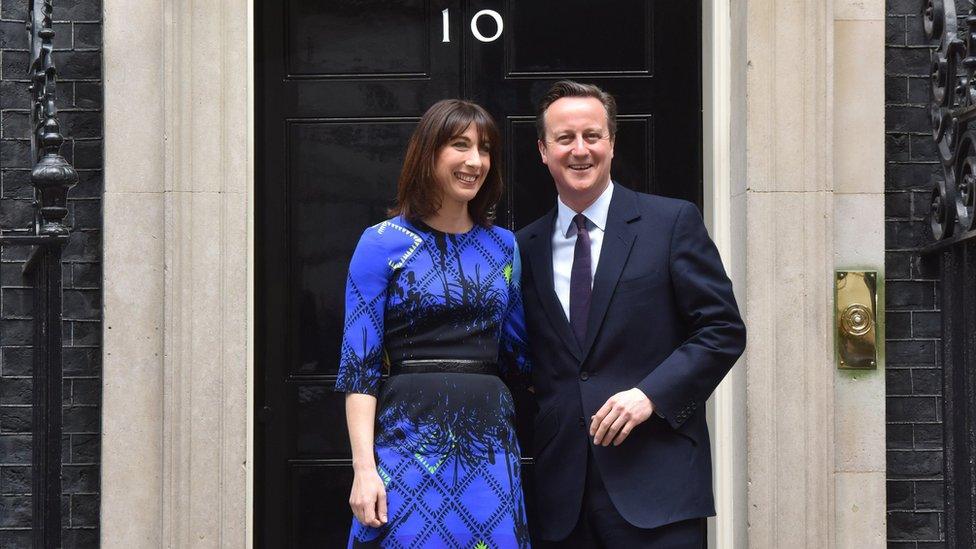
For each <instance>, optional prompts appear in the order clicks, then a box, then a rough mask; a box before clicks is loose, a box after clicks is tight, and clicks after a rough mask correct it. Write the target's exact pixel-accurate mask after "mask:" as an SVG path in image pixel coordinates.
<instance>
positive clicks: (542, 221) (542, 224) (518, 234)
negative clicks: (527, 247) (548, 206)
mask: <svg viewBox="0 0 976 549" xmlns="http://www.w3.org/2000/svg"><path fill="white" fill-rule="evenodd" d="M551 215H552V212H547V213H546V214H544V215H543V216H542V217H540V218H538V219H536V220H535V221H533V222H531V223H529V224H528V225H526V226H524V227H522V228H521V229H519V230H517V231H515V238H516V240H518V243H519V246H522V245H523V244H525V242H526V240H528V239H529V238H531V237H533V236H535V235H540V234H542V235H544V234H547V233H548V232H550V231H551V230H552V229H551V227H550V228H547V227H546V222H547V220H549V219H550V217H551Z"/></svg>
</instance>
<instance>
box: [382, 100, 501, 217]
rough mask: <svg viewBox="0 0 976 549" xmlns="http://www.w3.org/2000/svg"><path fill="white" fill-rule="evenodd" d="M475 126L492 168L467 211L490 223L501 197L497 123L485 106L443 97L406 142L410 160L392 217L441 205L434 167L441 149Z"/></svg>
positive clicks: (420, 213) (434, 209)
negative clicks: (488, 154)
mask: <svg viewBox="0 0 976 549" xmlns="http://www.w3.org/2000/svg"><path fill="white" fill-rule="evenodd" d="M468 126H474V128H475V130H476V131H477V132H478V140H479V141H480V142H481V143H482V144H488V146H489V151H490V154H491V166H490V167H489V169H488V174H487V175H486V176H485V182H484V183H483V184H482V185H481V189H480V190H478V194H476V195H475V197H474V198H472V199H471V201H470V202H468V213H469V214H471V218H472V219H473V220H474V222H475V223H477V224H479V225H483V226H489V225H491V222H492V207H493V206H494V205H495V204H496V203H497V202H498V201H499V200H500V199H501V197H502V190H503V185H502V176H501V173H502V161H501V150H502V148H501V146H500V145H501V144H500V143H499V135H498V127H497V126H496V125H495V121H494V120H493V119H492V117H491V115H490V114H488V112H487V111H485V109H483V108H482V107H481V106H480V105H477V104H475V103H472V102H470V101H463V100H461V99H443V100H441V101H438V102H437V103H434V104H433V105H432V106H431V107H430V108H429V109H427V112H426V113H424V115H423V117H421V118H420V122H418V123H417V128H416V129H415V130H414V132H413V135H412V136H411V137H410V142H409V143H408V144H407V154H406V158H404V160H403V169H402V170H401V171H400V179H399V181H398V182H397V198H396V204H395V205H394V206H393V207H392V208H391V209H390V210H389V212H388V213H389V214H390V215H402V216H403V217H405V218H407V219H409V220H410V221H417V220H422V219H424V218H425V217H429V216H432V215H434V214H435V213H437V210H439V209H440V207H441V198H442V197H441V187H440V185H439V184H438V182H437V179H436V177H435V176H434V165H435V164H436V162H437V155H438V153H440V150H441V149H442V148H443V147H445V146H447V144H448V141H450V140H451V139H452V138H454V137H457V136H458V135H461V133H463V132H464V131H465V130H466V129H467V128H468Z"/></svg>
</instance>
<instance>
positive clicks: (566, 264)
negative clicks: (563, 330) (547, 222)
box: [552, 182, 613, 319]
mask: <svg viewBox="0 0 976 549" xmlns="http://www.w3.org/2000/svg"><path fill="white" fill-rule="evenodd" d="M611 196H613V182H611V183H610V184H609V185H607V188H606V189H605V190H604V191H603V193H602V194H600V196H599V197H597V199H596V200H595V201H593V203H592V204H590V206H589V207H588V208H586V209H585V210H583V211H582V212H581V213H582V214H583V215H584V216H585V217H586V229H587V232H589V233H590V269H591V271H592V272H591V273H590V276H591V278H590V283H591V284H592V281H593V278H594V277H596V266H597V263H599V262H600V250H601V249H603V234H604V233H605V232H606V230H607V213H608V212H609V211H610V197H611ZM556 207H557V209H558V211H557V213H556V225H555V227H553V231H552V286H553V288H554V289H555V290H556V297H558V298H559V303H560V304H562V306H563V312H564V313H565V314H566V318H567V319H568V318H569V276H570V273H572V270H573V255H574V254H575V251H576V226H575V225H573V218H574V217H576V212H574V211H573V210H572V209H571V208H570V207H569V206H567V205H566V204H563V201H562V199H561V198H558V197H557V198H556Z"/></svg>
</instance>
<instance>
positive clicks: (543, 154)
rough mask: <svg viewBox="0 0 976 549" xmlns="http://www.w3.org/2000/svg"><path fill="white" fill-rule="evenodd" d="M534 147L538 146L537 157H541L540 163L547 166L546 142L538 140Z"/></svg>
mask: <svg viewBox="0 0 976 549" xmlns="http://www.w3.org/2000/svg"><path fill="white" fill-rule="evenodd" d="M536 145H538V146H539V156H541V157H542V163H543V164H549V162H548V159H547V158H546V153H547V152H548V151H546V142H545V141H543V140H541V139H540V140H538V141H536Z"/></svg>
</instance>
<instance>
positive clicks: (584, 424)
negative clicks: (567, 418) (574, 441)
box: [579, 416, 586, 427]
mask: <svg viewBox="0 0 976 549" xmlns="http://www.w3.org/2000/svg"><path fill="white" fill-rule="evenodd" d="M579 424H580V427H586V422H585V421H583V416H580V418H579Z"/></svg>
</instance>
